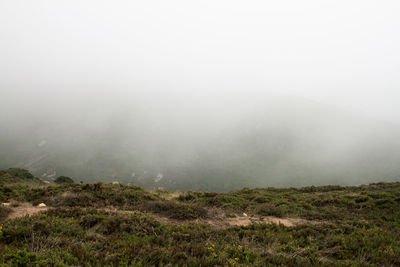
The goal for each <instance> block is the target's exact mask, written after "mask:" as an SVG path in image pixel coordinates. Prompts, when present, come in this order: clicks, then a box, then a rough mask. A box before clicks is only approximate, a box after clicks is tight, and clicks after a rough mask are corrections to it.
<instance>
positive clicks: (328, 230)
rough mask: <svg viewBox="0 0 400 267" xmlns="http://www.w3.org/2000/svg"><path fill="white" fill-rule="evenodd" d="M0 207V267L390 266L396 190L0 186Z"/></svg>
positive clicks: (397, 245) (396, 249)
mask: <svg viewBox="0 0 400 267" xmlns="http://www.w3.org/2000/svg"><path fill="white" fill-rule="evenodd" d="M9 172H10V170H7V171H2V172H1V173H2V176H4V173H9ZM13 172H15V170H14V171H13ZM17 173H18V172H17ZM22 173H25V172H24V171H22ZM28 176H29V175H28ZM29 179H31V178H29ZM0 201H1V202H3V203H11V205H10V206H8V207H0V220H1V228H0V229H1V230H0V264H4V265H5V266H7V265H12V266H165V265H169V266H171V265H172V266H175V265H177V266H293V265H298V266H310V265H318V266H397V265H400V232H399V231H398V229H400V183H378V184H370V185H362V186H355V187H341V186H322V187H303V188H288V189H277V188H260V189H248V188H244V189H242V190H239V191H233V192H228V193H210V192H180V193H176V192H168V191H146V190H144V189H142V188H140V187H136V186H127V185H122V184H103V183H95V184H77V183H74V184H62V185H57V184H45V185H32V184H30V183H28V184H27V183H24V182H20V183H7V184H4V183H3V184H1V185H0ZM40 203H45V204H46V205H47V206H46V207H37V205H38V204H40ZM24 209H25V210H26V211H28V210H29V211H30V212H31V214H32V215H31V216H30V217H29V216H19V215H18V212H20V213H21V212H22V211H24ZM21 214H22V213H21Z"/></svg>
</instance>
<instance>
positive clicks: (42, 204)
mask: <svg viewBox="0 0 400 267" xmlns="http://www.w3.org/2000/svg"><path fill="white" fill-rule="evenodd" d="M46 206H47V205H46V204H44V203H40V204H39V205H38V207H39V208H43V207H46Z"/></svg>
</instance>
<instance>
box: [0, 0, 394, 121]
mask: <svg viewBox="0 0 400 267" xmlns="http://www.w3.org/2000/svg"><path fill="white" fill-rule="evenodd" d="M121 88H122V89H121ZM137 88H140V89H142V90H145V89H146V88H150V89H158V90H171V89H180V90H188V91H190V90H197V91H198V90H205V91H213V90H220V91H222V92H224V93H227V94H229V92H230V91H231V90H232V91H239V92H240V91H246V90H256V91H270V90H271V91H276V92H284V93H286V94H290V95H299V96H303V97H306V98H310V99H314V100H317V101H320V102H323V103H327V104H331V105H336V106H340V107H344V108H347V109H350V110H354V111H358V112H361V113H364V114H367V115H369V116H372V117H376V118H380V119H386V120H391V121H395V122H400V1H398V0H395V1H394V0H392V1H391V0H385V1H382V0H380V1H370V0H357V1H356V0H346V1H321V0H315V1H308V0H304V1H298V0H293V1H288V0H282V1H251V0H250V1H234V0H212V1H208V0H201V1H188V0H183V1H174V0H170V1H165V0H164V1H152V0H146V1H122V0H120V1H111V0H110V1H99V0H92V1H89V0H86V1H85V0H80V1H74V0H70V1H61V0H58V1H55V0H46V1H43V0H35V1H29V0H25V1H21V0H1V1H0V90H1V91H2V92H3V94H1V95H3V97H7V96H8V94H13V93H15V94H24V93H27V92H34V93H38V94H43V93H46V92H49V91H50V90H51V91H57V92H58V93H60V94H62V92H66V91H67V90H68V91H74V90H75V91H76V92H77V91H83V92H89V91H90V92H98V93H99V94H100V93H101V92H103V93H104V92H106V93H112V92H113V90H126V91H127V92H128V91H130V90H136V89H137Z"/></svg>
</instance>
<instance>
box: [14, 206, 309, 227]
mask: <svg viewBox="0 0 400 267" xmlns="http://www.w3.org/2000/svg"><path fill="white" fill-rule="evenodd" d="M11 209H12V212H11V213H10V214H9V215H8V217H7V220H13V219H16V218H19V217H24V216H26V215H29V216H31V215H35V214H37V213H39V212H42V211H46V210H48V207H38V206H32V204H30V203H20V205H19V206H18V207H11ZM98 210H99V211H104V212H109V213H117V214H142V212H140V211H135V210H119V209H115V208H112V207H110V208H102V209H98ZM149 215H150V216H152V217H154V219H156V220H157V221H159V222H160V223H163V224H168V225H189V224H193V223H196V224H208V225H210V226H212V227H215V228H219V229H225V228H229V227H233V226H248V225H251V224H254V223H275V224H282V225H284V226H287V227H294V226H297V225H304V224H314V223H316V222H312V221H307V220H304V219H298V218H278V217H272V216H246V215H245V214H243V215H236V216H235V217H226V216H225V215H219V216H211V218H207V219H196V220H175V219H170V218H168V217H164V216H160V215H158V214H154V213H149Z"/></svg>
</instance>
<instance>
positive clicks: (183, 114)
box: [0, 95, 400, 191]
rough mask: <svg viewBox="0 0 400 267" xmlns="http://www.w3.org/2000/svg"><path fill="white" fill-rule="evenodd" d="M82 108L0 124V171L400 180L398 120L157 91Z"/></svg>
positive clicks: (181, 181)
mask: <svg viewBox="0 0 400 267" xmlns="http://www.w3.org/2000/svg"><path fill="white" fill-rule="evenodd" d="M141 102H144V103H152V104H151V105H150V106H144V105H142V104H141ZM104 109H106V108H104ZM80 111H82V112H81V113H80V114H79V116H78V117H76V116H75V114H77V111H76V110H74V111H72V110H71V111H70V112H71V114H72V115H71V114H68V109H66V108H64V109H63V110H62V112H57V110H51V111H49V112H48V113H45V112H44V113H43V114H42V115H40V116H33V117H32V116H31V117H30V116H29V114H26V118H25V117H23V116H22V115H21V114H20V119H15V120H11V119H9V120H7V121H4V122H2V124H3V125H8V126H9V127H7V129H5V131H2V132H1V133H0V147H2V149H1V150H0V168H7V167H9V166H18V167H22V168H26V169H29V170H30V171H32V172H33V173H34V174H35V175H37V176H39V177H43V178H45V179H48V180H53V179H55V178H56V177H57V176H58V175H67V176H70V177H72V178H74V180H76V181H79V180H80V179H82V180H83V181H98V180H101V181H114V180H118V181H121V182H125V183H134V184H138V185H141V186H145V187H147V188H158V187H162V188H168V189H180V190H211V191H225V190H232V189H237V188H241V187H245V186H248V187H265V186H306V185H324V184H345V185H351V184H361V183H368V182H372V181H377V180H380V181H393V180H396V179H397V180H398V178H399V177H400V142H399V141H398V140H399V137H400V127H399V126H398V125H395V124H391V123H386V122H381V121H376V120H371V119H367V118H363V117H361V116H358V115H354V114H351V113H348V112H345V111H341V110H337V109H334V108H331V107H327V106H324V105H321V104H318V103H315V102H312V101H308V100H306V99H302V98H296V97H284V96H278V95H268V96H250V95H249V96H236V97H235V96H232V97H231V98H228V99H227V98H222V97H218V96H216V97H215V98H214V99H213V100H212V101H211V100H210V98H207V99H206V100H204V99H202V98H201V96H197V97H192V98H190V97H185V98H184V99H183V100H177V99H173V98H172V97H168V96H163V97H159V98H154V99H151V101H149V100H146V101H145V100H143V101H141V99H136V100H133V101H132V102H131V103H129V105H126V103H125V104H121V108H120V110H119V111H118V112H117V113H116V112H115V111H111V110H110V111H107V110H106V111H102V112H100V111H99V109H94V111H91V107H86V108H85V109H82V110H80ZM9 112H10V114H11V111H9ZM73 115H74V116H75V117H74V116H73ZM3 119H4V118H3Z"/></svg>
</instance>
